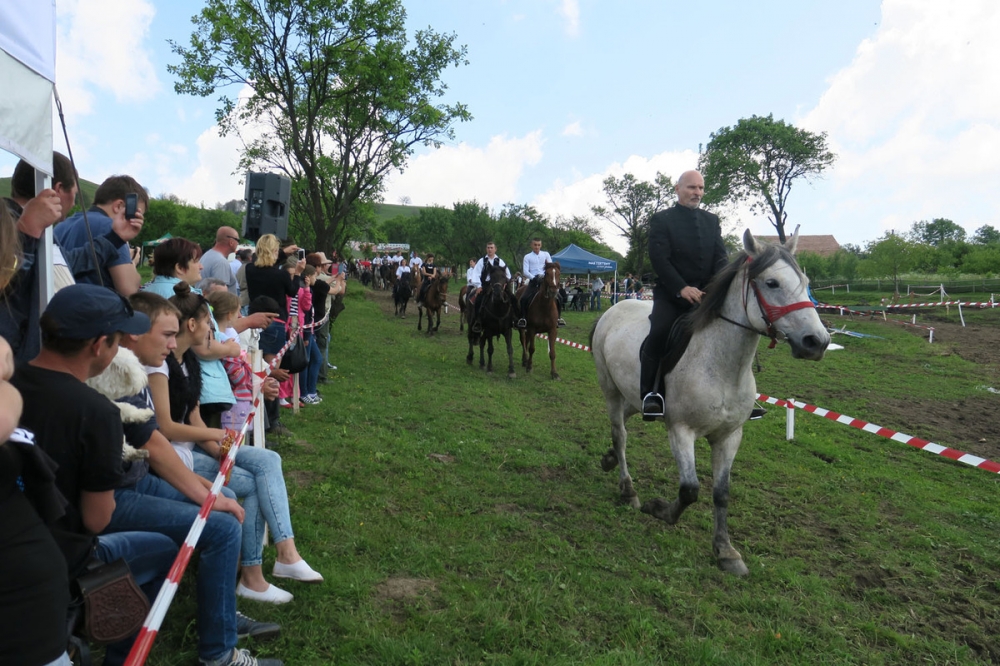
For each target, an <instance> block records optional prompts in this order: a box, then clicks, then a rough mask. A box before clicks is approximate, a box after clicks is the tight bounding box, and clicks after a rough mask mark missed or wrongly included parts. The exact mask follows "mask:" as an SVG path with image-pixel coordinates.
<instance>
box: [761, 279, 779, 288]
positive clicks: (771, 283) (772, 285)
mask: <svg viewBox="0 0 1000 666" xmlns="http://www.w3.org/2000/svg"><path fill="white" fill-rule="evenodd" d="M764 284H766V285H767V286H768V287H770V288H771V289H777V288H778V281H777V280H775V279H774V278H768V279H767V280H766V281H765V282H764Z"/></svg>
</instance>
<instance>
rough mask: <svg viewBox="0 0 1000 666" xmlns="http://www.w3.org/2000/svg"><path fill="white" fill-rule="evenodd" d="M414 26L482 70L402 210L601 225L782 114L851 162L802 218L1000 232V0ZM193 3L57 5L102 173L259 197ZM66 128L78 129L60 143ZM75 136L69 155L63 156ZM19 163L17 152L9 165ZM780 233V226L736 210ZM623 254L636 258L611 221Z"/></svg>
mask: <svg viewBox="0 0 1000 666" xmlns="http://www.w3.org/2000/svg"><path fill="white" fill-rule="evenodd" d="M405 5H406V7H407V11H408V20H409V25H410V27H411V28H412V29H414V30H416V29H419V28H425V27H427V26H432V27H433V28H434V29H435V30H438V31H441V32H454V33H456V34H457V35H458V42H459V43H461V44H465V45H467V46H468V51H469V60H470V64H469V65H468V66H466V67H462V68H458V69H452V70H449V71H447V72H446V74H445V81H446V82H447V84H448V86H449V92H448V100H449V101H461V102H464V103H466V104H467V105H468V106H469V109H470V111H471V112H472V114H473V116H474V120H473V121H471V122H468V123H463V124H460V125H458V126H457V128H456V130H457V132H456V138H455V141H453V142H450V143H449V144H448V145H446V146H444V147H443V148H441V149H438V150H433V149H427V150H421V151H420V152H419V153H417V154H416V155H415V156H414V157H413V159H412V160H411V161H410V164H409V167H408V168H407V169H406V171H405V172H404V173H402V174H398V175H395V176H394V177H393V179H392V180H391V182H390V184H389V187H388V190H387V193H386V196H385V201H386V202H389V203H397V202H398V201H399V200H400V199H401V198H402V197H408V198H409V199H410V200H411V201H412V203H414V204H421V205H425V204H442V205H446V206H450V205H451V204H453V203H455V202H456V201H462V200H468V199H477V200H479V201H481V202H483V203H486V204H488V205H490V206H491V207H499V206H501V205H502V204H504V203H506V202H517V203H531V204H534V205H535V206H537V207H538V208H539V209H540V210H542V211H543V212H545V213H548V214H549V215H551V216H553V217H555V216H557V215H566V216H570V215H574V214H588V213H589V209H590V206H591V205H594V204H599V203H601V202H602V193H601V181H602V180H603V179H604V178H605V177H607V176H608V175H610V174H613V175H616V176H620V175H622V174H624V173H633V174H635V175H636V176H637V177H639V178H643V179H652V178H653V176H654V175H655V173H656V172H657V171H662V172H663V173H665V174H667V175H670V176H672V177H673V178H675V179H676V177H677V175H679V174H680V172H681V171H683V170H685V169H687V168H691V167H693V166H695V164H696V161H697V154H698V150H699V145H701V144H704V143H707V142H708V139H709V135H710V134H711V133H712V132H714V131H717V130H718V129H720V128H722V127H725V126H730V125H733V124H735V123H736V121H738V120H739V119H740V118H743V117H748V116H750V115H754V114H757V115H767V114H769V113H772V114H774V116H775V117H776V118H781V119H784V120H786V121H789V122H792V123H794V124H796V125H799V126H801V127H804V128H807V129H809V130H811V131H814V132H826V133H827V134H828V136H829V141H830V144H831V147H832V148H833V150H834V151H835V152H836V153H837V155H838V160H837V162H836V164H835V166H834V167H833V168H832V169H831V170H830V171H828V172H827V174H826V175H825V176H824V177H823V178H821V179H819V180H816V181H814V182H810V183H806V182H799V183H797V184H796V185H795V186H794V188H793V190H792V195H791V198H790V201H789V209H788V210H789V223H790V224H801V225H802V229H803V233H812V234H834V235H835V236H836V237H837V239H838V240H839V241H840V242H841V243H859V244H863V243H864V242H866V241H868V240H872V239H874V238H875V237H877V236H879V235H880V234H882V233H883V232H884V231H885V230H888V229H896V230H905V229H908V228H909V226H910V225H911V224H912V223H913V222H914V221H916V220H921V219H931V218H934V217H947V218H950V219H952V220H954V221H955V222H957V223H958V224H960V225H962V226H963V227H965V228H966V229H968V230H969V231H970V232H971V231H973V230H975V229H976V228H978V227H979V226H982V225H983V224H992V225H994V226H997V227H1000V216H998V215H997V209H998V206H997V204H998V203H1000V187H998V186H997V184H998V183H1000V74H998V73H997V66H998V63H1000V40H997V39H996V38H995V37H996V35H998V34H1000V2H996V1H995V0H962V2H954V3H945V2H940V0H885V1H884V2H882V3H881V4H879V3H878V2H875V1H874V0H864V1H862V0H838V2H801V0H757V1H755V2H744V1H742V0H705V1H703V2H700V3H681V2H676V1H675V0H668V1H664V0H628V1H627V2H610V1H607V0H604V1H602V0H475V1H474V2H470V1H469V0H420V1H419V2H418V1H416V0H409V1H408V2H405ZM200 6H201V5H200V3H199V2H198V1H197V0H171V1H170V2H166V1H165V0H58V3H57V10H58V16H59V19H58V20H59V25H58V44H57V49H58V52H57V86H58V89H59V92H60V95H61V97H62V100H63V103H64V106H65V111H66V115H67V118H68V123H69V130H70V138H71V141H72V142H73V149H74V151H75V153H76V158H77V162H78V166H79V168H80V171H81V173H82V174H83V176H84V177H86V178H88V179H90V180H95V181H100V180H102V179H103V178H104V177H106V176H107V175H110V174H112V173H122V172H125V173H130V174H132V175H134V176H136V177H137V178H138V179H139V180H140V181H141V182H142V183H143V184H144V185H145V186H146V187H147V188H148V189H149V190H150V191H151V192H152V193H153V194H154V195H159V194H162V193H173V194H176V195H178V196H180V197H181V198H183V199H186V200H188V201H190V202H192V203H195V204H200V203H204V204H205V205H206V206H213V205H215V204H216V203H217V202H221V201H227V200H229V199H234V198H242V196H243V187H242V184H241V177H240V176H239V175H233V171H234V169H235V164H236V151H237V149H238V143H236V142H235V141H234V140H233V139H222V138H219V136H218V134H217V132H216V131H215V127H214V110H215V108H216V103H215V100H214V99H213V98H208V99H201V98H192V97H186V96H179V95H177V94H175V93H174V92H173V78H172V77H171V75H170V74H169V73H168V72H167V70H166V66H167V65H168V64H170V63H174V62H176V57H175V56H173V54H172V53H171V52H170V48H169V45H168V43H167V41H168V40H174V41H178V42H182V43H186V42H187V40H188V39H189V37H190V33H191V24H190V17H191V16H192V15H194V14H195V13H196V12H197V11H198V10H199V8H200ZM57 136H58V137H61V132H60V133H58V134H57ZM62 143H63V142H62V140H61V138H57V144H56V145H57V149H62ZM14 161H15V160H14V159H13V158H11V157H10V156H8V155H6V154H2V153H0V173H4V174H7V173H9V172H10V170H11V169H12V167H13V163H14ZM730 221H731V224H732V227H733V230H735V231H742V229H743V228H745V227H749V228H750V229H752V230H753V231H755V232H758V233H767V231H768V229H769V225H768V224H767V221H766V219H764V218H763V217H754V216H752V215H750V214H747V213H745V212H742V213H741V212H736V213H734V214H733V215H731V216H730ZM604 240H605V241H607V242H610V243H611V244H613V245H614V246H616V247H619V248H622V242H621V239H620V238H617V237H616V236H615V233H614V231H613V230H611V229H608V231H607V232H606V233H605V238H604Z"/></svg>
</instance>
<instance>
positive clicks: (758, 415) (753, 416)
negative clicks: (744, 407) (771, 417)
mask: <svg viewBox="0 0 1000 666" xmlns="http://www.w3.org/2000/svg"><path fill="white" fill-rule="evenodd" d="M765 414H767V410H766V409H764V408H763V407H754V408H753V409H751V410H750V418H749V420H750V421H756V420H758V419H762V418H764V415H765Z"/></svg>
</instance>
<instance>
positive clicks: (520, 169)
mask: <svg viewBox="0 0 1000 666" xmlns="http://www.w3.org/2000/svg"><path fill="white" fill-rule="evenodd" d="M543 143H544V140H543V139H542V132H541V130H535V131H534V132H530V133H528V134H526V135H524V136H523V137H508V136H506V135H498V136H494V137H493V138H492V139H490V142H489V144H488V145H487V146H486V147H485V148H480V147H476V146H471V145H469V144H467V143H464V142H463V143H460V144H458V145H457V146H445V147H443V148H439V149H437V150H432V151H431V152H428V153H424V154H422V155H417V156H416V157H412V158H411V159H410V161H409V164H408V165H407V167H406V170H405V171H404V172H402V173H396V174H393V175H392V176H391V177H390V178H389V179H388V183H387V186H386V191H385V200H386V201H398V200H399V199H400V197H409V198H410V201H411V202H412V203H413V205H415V206H429V205H431V204H440V205H442V206H449V207H450V206H451V205H452V204H454V203H456V202H458V201H467V200H470V199H476V200H477V201H479V202H480V203H484V204H487V205H489V206H500V205H502V204H505V203H509V202H511V201H517V199H518V181H519V180H520V179H521V175H522V174H523V173H524V169H525V167H529V166H533V165H535V164H538V162H539V161H540V160H541V159H542V144H543Z"/></svg>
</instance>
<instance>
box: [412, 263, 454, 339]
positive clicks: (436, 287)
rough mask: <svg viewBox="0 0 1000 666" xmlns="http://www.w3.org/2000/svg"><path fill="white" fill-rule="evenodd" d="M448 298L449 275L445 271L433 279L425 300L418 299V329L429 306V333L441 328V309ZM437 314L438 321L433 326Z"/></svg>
mask: <svg viewBox="0 0 1000 666" xmlns="http://www.w3.org/2000/svg"><path fill="white" fill-rule="evenodd" d="M447 300H448V276H447V275H445V274H444V273H441V274H439V275H438V276H437V277H435V278H432V279H431V286H429V287H427V293H425V294H424V300H422V301H417V330H418V331H419V330H420V324H421V322H422V321H423V318H424V308H427V335H434V333H436V332H437V330H438V329H439V328H441V309H442V308H443V307H444V304H445V301H447ZM435 315H436V316H437V323H436V324H434V325H433V326H432V325H431V324H432V323H433V322H434V316H435Z"/></svg>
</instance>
